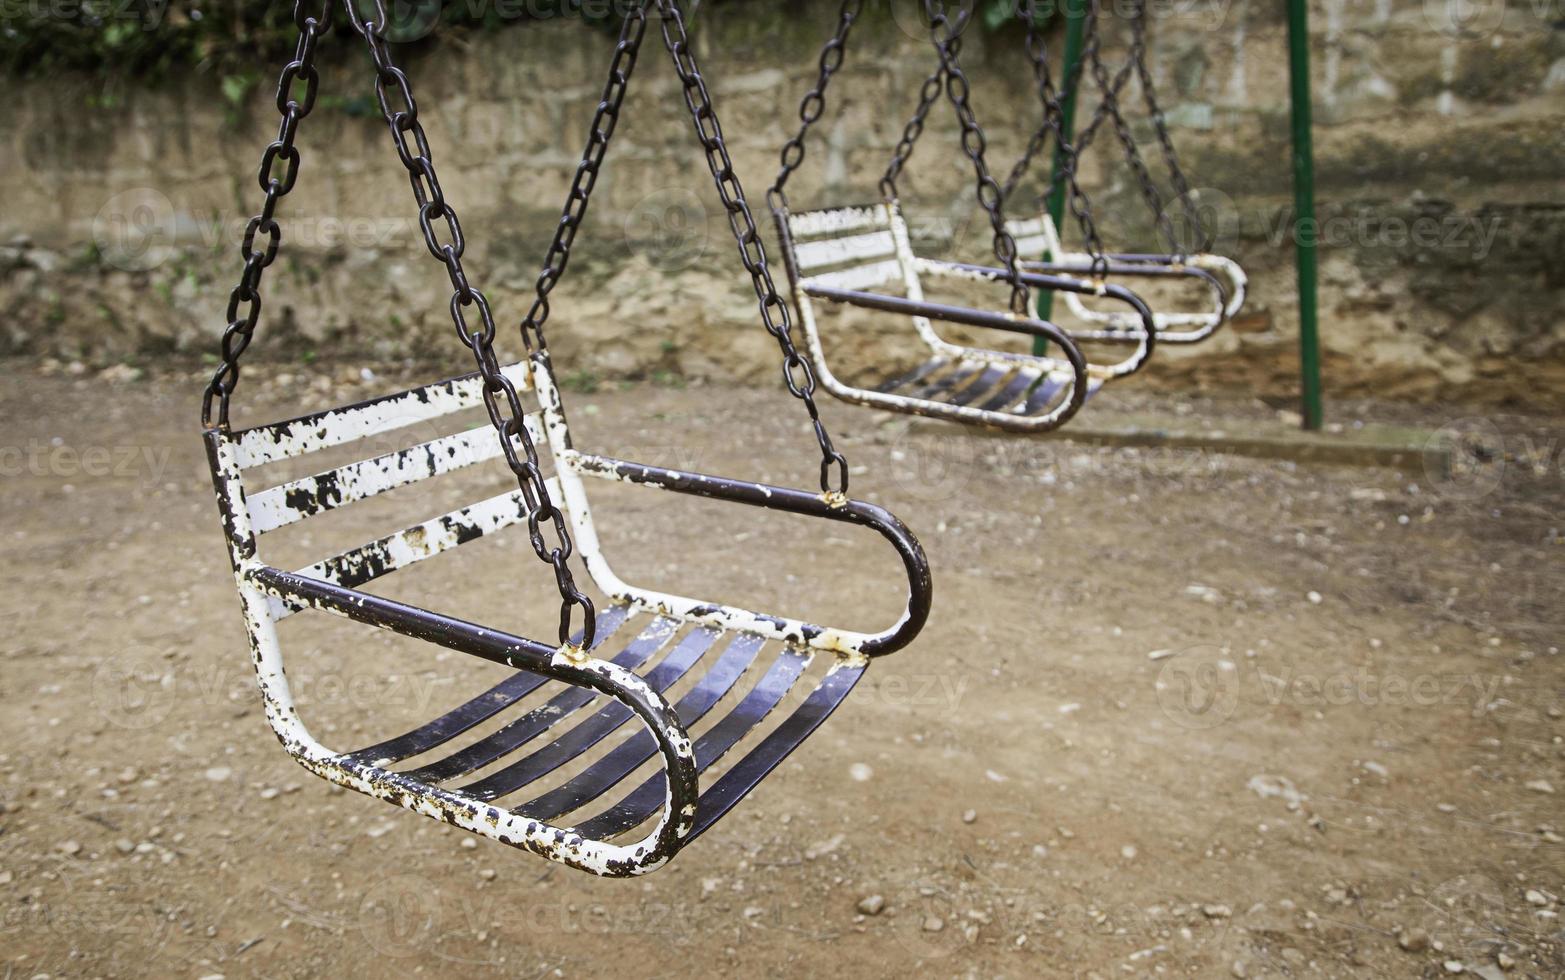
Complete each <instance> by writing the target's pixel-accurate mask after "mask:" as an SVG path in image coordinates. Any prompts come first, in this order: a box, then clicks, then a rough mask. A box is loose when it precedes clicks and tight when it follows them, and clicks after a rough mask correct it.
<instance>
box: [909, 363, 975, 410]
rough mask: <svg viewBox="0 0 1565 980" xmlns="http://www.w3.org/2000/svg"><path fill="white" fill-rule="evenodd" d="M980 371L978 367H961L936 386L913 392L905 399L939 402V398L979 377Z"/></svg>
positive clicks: (928, 386) (932, 385)
mask: <svg viewBox="0 0 1565 980" xmlns="http://www.w3.org/2000/svg"><path fill="white" fill-rule="evenodd" d="M978 371H979V369H978V367H977V366H976V365H975V366H969V367H959V368H957V369H956V370H955V371H952V372H951V373H950V374H948V375H946V376H945V377H943V378H941V379H940V380H939V381H936V382H935V383H934V384H931V385H926V386H924V387H923V388H919V389H918V390H916V391H913V392H911V393H909V394H908V395H906V396H904V397H907V398H922V399H924V400H925V401H931V402H932V401H938V400H939V398H938V396H940V395H943V394H945V393H946V392H948V391H951V390H953V389H955V388H959V387H961V386H962V385H963V384H965V383H967V382H968V381H970V380H972V379H973V378H975V377H977V376H978Z"/></svg>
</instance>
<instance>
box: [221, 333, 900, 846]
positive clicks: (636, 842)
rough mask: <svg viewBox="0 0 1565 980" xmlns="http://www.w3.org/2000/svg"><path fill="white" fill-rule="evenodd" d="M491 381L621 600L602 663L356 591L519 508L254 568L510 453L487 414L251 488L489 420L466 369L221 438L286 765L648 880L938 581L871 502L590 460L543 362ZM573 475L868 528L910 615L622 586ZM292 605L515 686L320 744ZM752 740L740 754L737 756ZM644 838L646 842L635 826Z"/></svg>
mask: <svg viewBox="0 0 1565 980" xmlns="http://www.w3.org/2000/svg"><path fill="white" fill-rule="evenodd" d="M504 371H505V374H506V376H507V377H508V378H510V380H511V381H512V382H513V383H514V384H515V385H516V387H517V390H518V391H519V392H525V391H526V390H532V391H533V392H534V393H535V394H536V396H537V399H538V409H537V410H536V411H533V412H530V413H529V414H527V415H526V416H525V417H524V424H525V425H526V427H527V429H528V431H529V432H530V433H531V434H532V436H533V439H534V442H535V444H537V445H538V446H540V447H542V446H543V445H545V444H547V446H548V447H549V449H550V450H551V454H552V457H553V462H554V473H553V476H551V477H550V478H549V480H548V489H549V492H550V496H551V499H552V500H554V501H556V505H557V506H559V507H560V508H561V510H562V511H564V512H565V514H566V517H567V520H568V521H569V524H570V526H571V529H572V532H573V536H574V538H575V541H576V544H577V548H578V551H579V553H580V554H581V556H582V557H583V560H584V562H585V565H586V567H587V570H588V572H589V574H590V575H591V577H592V579H593V582H594V583H595V584H596V585H597V587H598V588H599V589H600V590H601V591H602V592H603V593H604V594H606V595H607V596H608V597H609V599H610V602H609V604H607V605H606V606H604V607H602V608H601V609H600V610H599V612H598V614H597V617H596V619H595V627H596V628H595V634H596V635H595V640H594V643H593V645H592V647H591V649H589V650H585V651H577V650H573V649H572V648H571V647H569V646H556V645H555V644H552V643H544V642H539V641H537V640H532V639H528V638H525V637H522V636H517V635H514V634H511V633H508V632H504V631H501V630H496V629H491V628H488V627H484V626H481V625H478V624H476V623H473V622H468V621H465V620H462V619H458V618H454V617H451V616H446V615H442V614H440V613H436V612H431V611H428V610H425V609H421V608H418V607H416V606H411V605H408V604H406V603H402V602H398V601H396V600H393V599H389V598H385V597H383V596H380V595H377V594H373V593H371V592H368V591H364V589H363V588H362V587H363V586H365V585H367V584H369V583H371V582H373V581H375V580H377V579H379V578H381V577H382V576H385V575H387V574H389V573H391V572H393V571H395V570H397V569H399V568H405V567H407V566H409V565H412V564H414V563H417V562H421V561H424V560H426V559H429V558H433V557H435V556H436V555H439V554H441V553H443V552H445V551H448V550H450V549H452V548H455V547H456V546H458V545H461V544H465V543H468V542H471V541H474V540H477V539H479V538H482V537H487V536H489V535H493V534H497V533H499V532H501V531H503V530H506V529H509V528H513V527H515V526H516V525H521V526H522V528H523V533H525V528H526V524H527V505H526V504H525V502H524V501H523V499H522V497H521V493H520V491H519V490H517V489H512V490H511V491H509V492H507V493H502V494H500V495H499V496H496V497H492V498H489V499H486V500H481V501H479V502H477V503H474V504H471V505H469V506H466V507H463V508H461V509H459V510H455V511H452V512H450V513H446V514H444V515H441V516H437V517H433V518H431V519H429V520H426V521H423V522H422V523H419V524H415V525H412V526H410V527H407V528H405V529H403V530H401V531H397V532H395V533H392V534H390V535H387V536H385V537H381V538H378V539H376V540H373V541H370V542H369V543H367V544H364V545H362V546H360V547H357V548H353V549H350V550H348V551H346V552H343V553H341V554H338V555H335V556H334V557H330V558H327V559H325V560H323V561H320V562H317V563H315V564H313V565H311V566H309V567H307V568H304V569H302V570H298V571H287V570H284V569H282V568H278V567H275V566H272V565H269V564H267V563H265V562H264V561H263V560H262V559H261V558H260V557H259V556H258V549H257V542H258V539H259V537H260V536H262V535H264V534H266V533H268V532H270V531H274V530H277V529H278V528H281V527H285V526H288V525H291V524H295V523H298V522H300V521H303V520H307V519H309V518H311V517H315V516H317V515H320V514H324V513H326V512H328V511H331V510H335V509H337V508H341V507H344V506H347V505H349V504H352V503H355V502H358V501H361V500H365V499H368V498H370V497H372V496H375V495H377V494H380V493H383V492H386V491H388V490H392V489H396V488H399V487H405V486H408V485H410V484H413V483H417V482H419V481H422V480H425V479H429V478H433V477H438V476H440V475H442V474H446V473H450V472H453V471H455V470H457V469H461V468H464V467H467V466H470V465H473V464H477V463H481V462H484V461H488V460H493V459H495V458H496V457H498V456H500V455H501V445H500V441H499V437H498V436H497V435H496V434H495V432H494V429H493V428H492V427H491V426H490V425H489V423H488V422H487V421H485V422H483V423H482V424H481V425H479V426H478V427H477V428H473V429H470V430H467V431H462V432H458V433H456V434H454V435H447V436H443V437H440V438H437V439H433V440H430V441H426V442H423V443H421V444H419V445H414V446H411V447H409V448H404V449H399V450H397V451H394V452H390V453H383V454H381V455H378V456H375V457H373V458H369V459H363V460H360V461H357V462H352V463H348V464H346V465H342V466H337V467H335V468H332V469H329V470H325V471H324V472H320V473H318V474H316V475H314V476H309V477H305V478H302V479H294V480H291V481H288V482H285V483H283V484H281V485H278V486H272V487H269V488H266V489H258V488H254V489H253V488H248V487H247V486H246V473H247V471H250V470H252V469H254V468H256V467H259V466H263V465H266V464H268V463H273V462H277V461H280V460H285V459H291V458H295V457H302V456H306V455H308V454H311V453H315V452H318V451H321V450H325V449H329V448H332V447H337V446H343V445H347V444H349V443H353V442H355V441H358V440H363V439H366V438H370V437H380V436H384V435H386V434H387V433H395V432H396V431H397V430H399V429H403V428H405V427H407V426H410V425H413V424H415V423H421V422H427V421H430V420H434V419H438V418H441V417H443V416H447V415H451V414H453V413H456V412H461V411H465V410H468V409H472V408H474V407H475V406H480V405H482V392H481V386H482V381H481V379H480V378H479V377H478V376H476V375H468V376H465V377H461V378H457V379H454V380H450V381H444V382H440V383H438V384H433V385H428V386H426V387H422V388H416V389H413V390H410V391H405V392H402V393H400V394H395V395H390V396H386V397H383V398H377V399H374V400H371V401H367V402H363V403H360V404H357V405H352V406H348V407H345V408H339V409H334V410H331V411H327V412H321V413H317V414H313V415H308V416H304V417H301V418H297V419H293V420H291V421H287V422H281V423H278V424H275V425H266V426H260V427H257V428H251V429H246V430H242V431H233V432H230V431H227V430H226V429H224V428H223V427H221V426H214V427H212V428H209V429H208V430H207V431H206V442H207V447H208V453H209V457H210V461H211V465H212V469H213V477H214V481H215V485H216V489H217V496H218V501H219V506H220V508H221V510H222V514H223V519H224V526H225V530H226V533H227V537H228V543H229V548H230V553H231V557H232V560H233V565H234V571H235V575H236V579H237V581H238V585H239V591H240V596H241V599H242V601H243V605H244V610H245V617H246V625H247V627H248V630H249V634H250V639H251V644H252V652H253V657H254V660H255V664H256V670H257V674H258V677H259V680H260V687H261V692H262V696H263V702H264V705H265V711H266V717H267V720H268V722H269V723H270V725H271V727H272V729H273V731H274V732H275V734H276V735H277V737H278V739H279V740H280V741H281V742H282V744H283V746H284V748H285V749H287V751H288V752H289V753H290V754H291V755H292V756H293V757H294V758H295V759H296V760H297V761H298V762H299V763H301V764H302V765H303V766H304V767H305V768H307V769H309V770H310V771H312V772H314V773H316V774H317V775H319V776H322V777H324V778H326V779H328V780H330V781H332V782H333V783H336V784H339V785H342V786H345V787H347V788H350V789H354V790H357V791H358V792H361V793H365V794H367V795H370V796H374V797H377V798H379V799H382V800H386V801H388V802H391V803H395V804H397V805H399V806H402V807H405V808H407V809H409V810H413V811H416V812H419V813H422V814H425V815H427V816H431V817H434V818H436V819H440V820H443V821H446V822H448V823H450V824H453V825H455V826H457V827H460V828H462V829H464V830H468V831H471V832H473V833H475V834H479V835H482V836H484V837H489V838H492V839H494V840H497V841H500V842H502V843H505V844H508V845H511V846H514V847H518V848H523V849H526V850H529V851H532V852H535V853H537V854H540V855H542V856H544V857H547V858H550V859H552V860H555V861H558V862H561V863H563V864H566V865H569V866H571V867H575V868H578V869H581V870H585V871H589V872H592V873H595V874H599V875H604V876H610V877H628V876H632V875H639V874H644V873H647V872H649V871H652V870H655V869H656V868H658V867H660V866H662V865H663V864H664V863H666V862H667V861H668V860H669V859H670V858H671V857H672V856H673V855H674V854H675V853H676V852H677V851H678V850H679V849H681V848H682V847H684V846H685V845H686V844H688V843H690V842H691V841H692V840H694V839H695V838H696V837H697V836H699V835H700V834H701V833H702V832H704V831H705V830H706V829H708V828H709V827H711V826H712V824H713V823H714V822H716V821H717V820H718V819H719V818H721V817H722V816H723V815H724V814H726V813H727V812H728V811H729V810H731V809H732V808H733V807H734V806H735V805H736V804H737V803H738V802H739V801H740V800H741V799H743V798H744V796H745V795H746V794H747V793H748V792H749V791H750V790H751V789H752V788H754V787H755V786H756V785H757V784H758V783H759V782H760V781H761V780H762V779H763V778H764V777H765V776H766V775H767V774H768V773H770V772H771V771H772V770H773V769H775V768H776V767H777V766H778V764H779V763H781V762H782V760H783V759H784V758H786V757H787V756H788V755H789V753H791V752H792V751H793V750H794V749H795V748H797V747H798V746H799V745H800V743H802V742H803V740H804V739H805V738H806V737H808V736H809V735H810V734H811V733H812V732H813V731H815V729H816V728H817V727H818V726H819V725H820V724H821V723H822V722H823V721H824V720H825V719H826V717H827V716H828V715H830V714H831V713H832V711H833V710H834V709H835V708H836V707H837V705H838V704H840V703H841V702H842V700H843V699H844V698H845V697H846V696H847V694H848V692H849V691H851V690H852V689H853V686H854V684H855V683H856V682H857V681H858V679H859V678H860V677H861V676H862V675H863V673H864V670H865V669H866V667H867V666H868V664H869V661H870V659H872V658H874V657H876V656H880V655H883V654H887V653H891V652H893V651H895V650H897V649H899V648H901V647H902V646H903V645H905V644H906V643H907V642H908V641H910V640H911V639H912V638H913V636H914V635H916V634H917V632H918V631H919V629H920V628H921V627H922V625H923V623H924V620H925V618H926V617H927V614H928V611H929V604H930V579H929V570H928V565H927V563H926V562H925V559H924V555H923V552H922V550H921V549H920V547H919V545H918V543H917V541H916V540H915V539H914V538H913V535H912V534H911V533H910V532H909V531H908V530H907V529H906V528H905V527H904V526H903V525H902V523H901V522H900V521H898V520H897V519H896V518H895V517H893V516H892V515H890V514H889V513H887V512H886V511H884V510H882V509H881V508H879V507H876V506H874V505H873V504H868V503H863V502H860V501H853V500H847V499H846V498H842V497H840V496H835V497H834V496H831V495H824V494H819V493H809V492H805V491H802V490H794V489H788V488H784V487H774V486H766V485H762V484H756V483H747V482H739V481H733V480H728V479H724V478H720V477H713V476H704V475H700V474H694V473H685V472H676V471H672V470H667V469H662V468H659V467H653V466H643V465H640V464H636V463H631V462H627V461H624V460H619V459H613V458H609V457H604V456H595V455H589V454H585V453H580V452H578V451H576V450H575V449H573V448H572V447H571V442H570V435H569V431H568V429H567V426H566V421H565V416H564V414H563V412H562V409H561V406H560V399H559V393H558V391H557V389H556V388H555V385H554V382H553V378H552V374H551V372H550V369H549V364H548V357H547V354H546V353H538V354H535V355H534V356H533V358H532V359H531V360H530V361H528V362H521V363H517V364H512V365H509V366H507V367H506V368H504ZM409 441H411V440H409ZM584 478H597V479H606V480H612V481H616V482H620V483H625V484H631V485H635V486H644V487H654V488H658V489H661V490H666V491H671V492H674V493H680V494H691V495H695V496H699V497H704V498H709V499H713V500H718V501H726V502H731V503H740V504H746V505H750V506H758V507H765V508H769V509H772V510H778V511H783V512H787V513H791V514H797V515H803V516H807V517H814V518H820V519H825V520H829V521H834V522H840V523H847V524H855V525H859V526H862V527H865V528H869V529H871V530H874V531H876V532H878V533H879V534H881V535H882V536H883V537H884V538H885V539H886V540H887V541H889V542H890V544H891V546H892V547H893V549H895V551H896V552H897V554H898V555H899V557H900V558H901V561H902V565H903V569H904V571H905V573H906V575H907V580H908V600H907V605H906V609H905V611H904V612H903V614H902V615H901V617H900V619H899V620H898V622H897V623H896V624H894V625H893V626H891V627H890V628H888V629H886V630H884V631H882V632H879V633H873V634H870V633H859V632H854V631H849V630H843V629H835V628H830V627H824V626H817V625H813V624H810V623H806V622H802V621H799V620H794V619H787V618H783V617H778V616H773V615H767V614H763V613H758V612H752V611H749V610H745V609H740V608H735V607H732V606H725V605H721V604H718V603H714V602H706V601H701V600H696V599H690V598H685V597H682V596H679V595H674V594H668V593H662V592H654V591H650V590H646V589H641V588H637V587H634V586H631V585H627V584H626V583H624V582H623V581H622V580H620V579H619V578H618V576H616V575H615V574H614V572H613V570H612V569H611V568H610V567H609V565H608V564H607V563H606V561H605V559H604V557H603V555H602V552H601V550H600V547H599V542H598V538H597V535H596V533H595V531H594V528H593V523H592V519H591V515H590V513H589V511H588V508H587V501H586V495H585V491H584V487H583V479H584ZM305 610H311V611H324V612H329V613H334V614H336V615H339V616H343V617H346V618H348V619H350V620H353V621H355V622H358V623H362V624H367V625H370V626H375V627H378V628H381V629H385V630H390V631H392V632H395V633H398V634H402V635H405V636H409V637H414V638H417V639H421V640H426V641H428V642H431V643H434V644H437V645H439V646H442V647H445V648H448V649H451V650H455V651H460V652H462V653H466V654H470V655H473V656H475V657H478V658H480V659H483V660H488V661H491V662H493V663H496V664H500V665H503V666H504V667H506V668H508V669H509V670H511V671H513V673H510V674H509V675H508V676H506V677H504V678H503V679H502V680H500V681H499V683H497V684H495V685H494V686H492V687H490V688H489V689H488V690H486V691H484V692H483V693H482V694H480V695H478V696H477V697H475V698H472V699H471V700H468V701H467V702H465V703H463V704H460V705H457V706H455V707H453V708H451V709H450V710H448V711H445V712H443V713H441V714H439V715H438V716H437V717H435V718H433V719H431V720H430V721H428V722H426V723H424V724H421V725H418V726H417V727H414V728H412V729H410V730H408V731H406V732H404V733H402V734H400V735H397V736H396V737H394V738H390V739H385V740H382V741H379V742H376V743H375V744H373V745H368V746H361V747H358V748H353V749H349V750H347V751H341V750H337V749H331V748H327V747H326V746H325V745H324V744H322V743H321V742H320V741H318V740H317V739H316V737H315V735H313V734H312V733H311V731H310V730H309V729H308V728H307V727H306V726H305V724H304V722H303V721H302V720H301V718H300V716H299V714H298V712H297V711H296V710H295V709H294V704H293V698H292V695H291V693H290V691H289V686H288V679H287V676H286V674H285V672H284V665H283V654H282V648H281V646H280V645H279V641H278V635H277V630H276V626H277V623H279V622H280V621H282V620H284V619H286V618H288V617H290V616H292V615H293V614H295V613H297V612H300V611H305ZM580 640H581V637H580V636H578V637H577V642H578V643H579V642H580ZM817 660H823V661H824V669H822V664H820V663H817V664H816V669H815V670H813V671H812V670H811V669H810V668H811V665H812V662H813V661H817ZM812 685H813V686H812ZM675 689H678V690H679V691H680V692H681V693H680V695H679V696H678V697H677V699H675V698H674V697H673V693H674V691H675ZM671 701H672V703H671ZM496 725H497V726H498V727H496ZM741 742H745V743H746V744H745V746H744V748H743V749H742V750H741V751H738V752H735V751H732V750H734V749H735V747H736V746H738V745H739V744H740V743H741ZM730 756H733V757H734V758H730ZM659 767H660V768H659ZM638 828H647V829H646V830H645V832H644V833H642V834H640V835H636V834H633V833H632V832H633V831H636V830H637V829H638Z"/></svg>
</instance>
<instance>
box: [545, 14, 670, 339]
mask: <svg viewBox="0 0 1565 980" xmlns="http://www.w3.org/2000/svg"><path fill="white" fill-rule="evenodd" d="M646 30H647V17H646V3H645V0H638V2H636V3H632V4H631V5H630V7H629V9H628V10H626V12H625V21H624V23H623V24H621V25H620V32H619V43H618V44H616V45H615V46H614V60H613V61H612V62H610V64H609V77H608V81H606V82H605V83H604V84H603V95H602V96H601V97H600V98H599V99H598V111H597V112H596V113H595V114H594V115H593V117H592V130H591V135H590V136H588V137H587V148H586V149H585V150H583V151H582V155H581V163H579V164H577V166H576V178H575V180H573V181H572V182H571V189H570V193H569V194H567V195H566V198H565V211H564V212H563V213H562V214H561V215H560V223H559V224H558V225H557V226H555V229H554V241H553V242H551V243H550V245H549V251H548V253H547V254H546V255H545V256H544V260H543V271H542V272H540V273H539V274H538V282H537V286H536V291H537V297H536V298H535V299H534V300H533V305H532V308H531V309H529V310H528V311H527V316H526V317H525V318H523V320H522V341H523V343H525V344H526V345H527V349H528V350H529V351H534V350H543V349H545V348H546V347H547V346H548V342H547V341H546V340H545V339H544V336H543V325H544V323H545V322H547V321H548V319H549V292H550V290H552V289H554V287H555V286H557V285H558V284H559V282H560V279H561V278H562V277H563V276H564V275H565V266H566V264H567V263H569V262H570V257H571V243H572V242H574V241H575V240H576V232H577V231H579V230H580V229H581V223H582V221H583V220H584V219H585V218H586V217H587V201H588V198H590V197H591V196H592V188H593V186H594V185H596V184H597V182H598V169H599V168H600V167H601V166H602V165H603V157H604V155H605V154H606V153H607V152H608V149H609V140H610V139H611V138H612V137H613V136H614V129H615V127H616V126H617V125H618V124H619V110H620V105H621V104H622V103H623V102H624V101H625V91H626V89H627V88H628V87H629V83H630V74H631V72H632V71H634V70H635V68H636V55H637V54H638V53H639V51H640V50H641V38H642V36H643V35H644V34H645V33H646Z"/></svg>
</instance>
